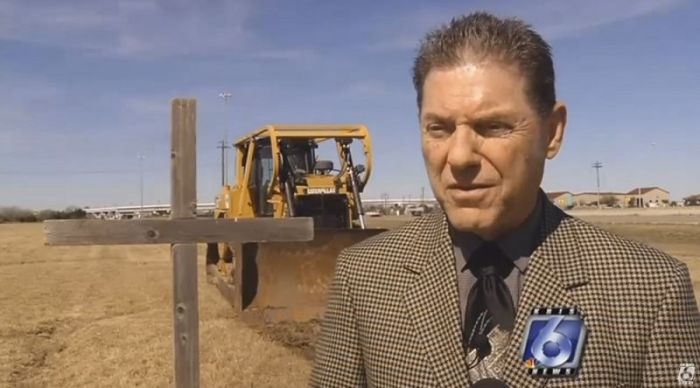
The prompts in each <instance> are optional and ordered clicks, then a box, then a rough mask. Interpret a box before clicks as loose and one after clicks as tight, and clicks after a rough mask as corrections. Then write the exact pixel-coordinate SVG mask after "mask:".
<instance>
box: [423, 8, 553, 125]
mask: <svg viewBox="0 0 700 388" xmlns="http://www.w3.org/2000/svg"><path fill="white" fill-rule="evenodd" d="M468 55H469V56H476V57H477V58H480V59H489V60H495V61H499V62H502V63H507V64H513V65H516V66H517V67H518V69H519V70H520V72H521V73H522V74H523V76H524V77H525V78H526V79H527V84H528V87H527V90H526V92H527V94H528V97H529V98H530V102H531V103H532V104H533V107H534V108H535V109H536V110H537V111H538V112H539V113H540V114H541V115H547V114H549V113H550V112H551V111H552V108H553V107H554V104H555V101H556V96H555V92H554V66H553V64H552V50H551V47H550V46H549V44H548V43H547V42H545V40H544V39H543V38H542V37H541V36H540V35H539V34H538V33H537V32H535V31H534V30H533V29H532V28H531V26H529V25H528V24H526V23H524V22H523V21H521V20H519V19H516V18H509V19H499V18H497V17H496V16H493V15H491V14H488V13H485V12H475V13H472V14H470V15H466V16H460V17H457V18H454V19H452V21H451V22H450V23H449V24H447V25H443V26H441V27H439V28H437V29H435V30H433V31H431V32H428V33H427V34H426V35H425V38H424V39H423V41H422V42H421V45H420V48H419V50H418V55H417V56H416V59H415V62H414V65H413V86H414V87H415V89H416V96H417V102H418V110H419V111H420V109H421V105H422V102H423V84H424V83H425V78H426V77H427V76H428V72H430V70H431V69H433V68H443V69H444V68H450V67H455V66H459V65H460V64H462V63H464V62H465V60H466V59H467V58H468Z"/></svg>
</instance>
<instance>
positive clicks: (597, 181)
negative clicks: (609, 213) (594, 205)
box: [593, 161, 603, 209]
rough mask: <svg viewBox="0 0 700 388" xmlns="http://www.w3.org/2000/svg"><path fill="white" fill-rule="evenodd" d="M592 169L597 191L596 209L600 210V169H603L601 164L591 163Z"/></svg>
mask: <svg viewBox="0 0 700 388" xmlns="http://www.w3.org/2000/svg"><path fill="white" fill-rule="evenodd" d="M593 168H595V182H596V187H597V189H598V201H597V202H598V209H600V173H599V172H600V169H601V168H603V163H601V162H598V161H596V162H595V163H593Z"/></svg>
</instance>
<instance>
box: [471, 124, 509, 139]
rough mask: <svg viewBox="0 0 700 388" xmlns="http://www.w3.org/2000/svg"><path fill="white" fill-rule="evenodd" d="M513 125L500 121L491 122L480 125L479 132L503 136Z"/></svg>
mask: <svg viewBox="0 0 700 388" xmlns="http://www.w3.org/2000/svg"><path fill="white" fill-rule="evenodd" d="M512 130H513V126H512V125H510V124H507V123H502V122H491V123H486V124H484V125H481V126H480V128H479V132H481V133H482V134H483V135H485V136H503V135H507V134H509V133H510V132H511V131H512Z"/></svg>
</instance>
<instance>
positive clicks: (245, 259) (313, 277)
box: [206, 125, 385, 323]
mask: <svg viewBox="0 0 700 388" xmlns="http://www.w3.org/2000/svg"><path fill="white" fill-rule="evenodd" d="M353 142H360V143H361V144H362V150H363V156H364V163H363V164H355V161H354V160H353V155H352V152H351V148H352V147H351V146H352V144H353ZM233 147H234V149H235V152H236V159H235V160H236V165H235V171H236V175H235V176H236V179H235V184H234V185H224V186H223V187H222V189H221V192H220V193H219V195H218V196H217V198H216V202H215V203H216V206H215V210H214V217H216V218H233V219H241V218H258V217H268V218H273V219H283V218H290V217H310V218H312V219H313V223H314V239H313V240H312V241H309V242H258V243H242V244H231V243H227V242H225V241H224V242H218V243H209V244H207V254H206V257H207V260H206V265H207V268H206V271H207V275H208V278H210V279H212V280H211V281H212V283H215V284H216V285H217V286H218V288H219V290H220V291H221V292H222V294H223V295H224V296H225V297H226V298H227V299H228V300H229V302H230V303H231V304H232V305H233V307H234V308H235V309H236V310H238V311H239V312H242V313H244V314H245V315H247V316H254V317H255V318H254V319H255V320H257V321H260V320H262V321H263V322H265V323H278V322H287V321H291V322H307V321H310V320H314V319H318V318H320V317H321V315H322V314H323V310H324V306H325V303H326V294H327V291H328V288H329V285H330V282H331V280H332V278H333V274H334V271H335V262H336V258H337V257H338V255H339V254H340V252H341V251H342V250H343V249H344V248H346V247H349V246H351V245H353V244H355V243H358V242H360V241H362V240H364V239H367V238H369V237H371V236H374V235H376V234H378V233H380V232H383V231H384V230H385V229H374V228H368V227H367V224H366V221H365V216H364V211H363V208H362V200H361V194H362V192H363V190H364V188H365V186H366V185H367V182H368V180H369V178H370V174H371V171H372V144H371V137H370V133H369V130H368V129H367V128H366V127H365V126H364V125H267V126H265V127H263V128H261V129H259V130H257V131H255V132H253V133H251V134H249V135H247V136H244V137H243V138H241V139H239V140H238V141H236V142H235V143H233ZM319 147H325V148H328V149H331V150H332V151H331V152H332V153H333V154H334V159H335V160H329V159H321V158H320V155H319ZM334 161H335V163H334Z"/></svg>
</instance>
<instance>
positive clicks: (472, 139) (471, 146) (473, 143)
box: [447, 127, 481, 169]
mask: <svg viewBox="0 0 700 388" xmlns="http://www.w3.org/2000/svg"><path fill="white" fill-rule="evenodd" d="M479 148H480V139H479V136H478V135H477V134H476V133H475V132H474V131H473V130H472V129H470V128H465V127H458V128H457V129H456V130H455V131H454V132H453V133H452V136H450V142H449V149H448V151H447V164H449V165H450V166H451V167H453V168H458V169H464V168H468V167H474V166H478V165H479V164H480V163H481V155H480V154H479Z"/></svg>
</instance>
